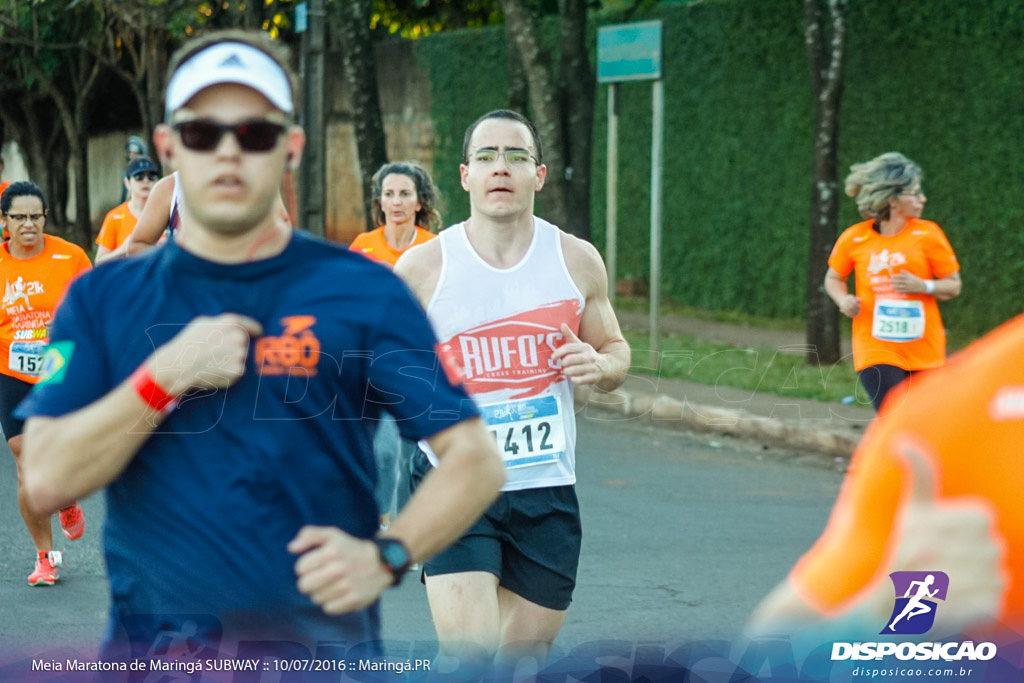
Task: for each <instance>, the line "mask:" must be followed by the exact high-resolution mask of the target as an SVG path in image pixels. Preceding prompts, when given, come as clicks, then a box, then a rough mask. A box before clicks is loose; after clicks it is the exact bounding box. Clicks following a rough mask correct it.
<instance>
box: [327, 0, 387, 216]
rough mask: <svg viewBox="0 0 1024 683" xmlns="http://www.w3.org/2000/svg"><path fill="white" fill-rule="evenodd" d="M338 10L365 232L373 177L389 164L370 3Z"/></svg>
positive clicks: (354, 1)
mask: <svg viewBox="0 0 1024 683" xmlns="http://www.w3.org/2000/svg"><path fill="white" fill-rule="evenodd" d="M335 4H336V5H337V6H338V7H340V9H339V12H338V14H339V17H340V21H339V22H338V29H339V33H340V36H339V40H338V43H339V44H340V47H341V53H342V59H343V62H344V66H345V82H346V84H347V85H348V90H349V94H350V97H351V100H352V123H353V125H354V127H355V134H356V149H357V151H358V154H359V166H360V168H361V169H362V176H363V207H364V210H365V215H366V229H367V230H372V229H373V228H375V227H376V226H375V225H374V222H373V211H372V210H371V209H372V206H373V174H374V173H375V172H376V171H377V169H378V168H380V167H381V166H382V165H384V164H385V163H387V160H388V157H387V145H386V143H385V138H384V123H383V120H382V118H381V112H380V97H379V95H378V92H377V69H376V60H375V58H374V54H373V41H372V39H371V34H370V11H371V8H372V5H373V3H372V1H371V0H350V1H347V2H339V3H335Z"/></svg>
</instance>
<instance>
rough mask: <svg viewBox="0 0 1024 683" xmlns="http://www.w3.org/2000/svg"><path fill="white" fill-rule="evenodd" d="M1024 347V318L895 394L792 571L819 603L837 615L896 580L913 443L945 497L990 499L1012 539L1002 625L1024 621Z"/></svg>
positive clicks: (817, 606)
mask: <svg viewBox="0 0 1024 683" xmlns="http://www.w3.org/2000/svg"><path fill="white" fill-rule="evenodd" d="M1021 349H1024V316H1018V317H1017V318H1014V319H1013V320H1012V321H1010V322H1008V323H1006V324H1004V325H1003V326H1001V327H999V328H998V329H996V330H995V331H993V332H991V333H990V334H988V335H987V336H986V337H984V338H982V339H980V340H979V341H977V342H975V343H974V344H973V345H971V346H970V347H969V348H968V349H966V350H964V351H962V352H960V353H957V354H955V355H953V356H952V357H951V358H950V359H949V363H948V364H947V365H946V366H945V367H942V368H938V369H935V370H930V371H929V372H927V373H923V374H921V375H915V376H913V377H912V378H911V379H910V380H909V381H907V382H903V383H902V384H901V385H900V386H899V387H897V388H896V389H893V391H892V392H891V393H890V394H889V396H888V397H887V398H886V400H885V403H884V404H883V408H884V410H885V411H886V413H887V416H886V417H884V418H882V419H880V420H876V421H875V422H874V423H873V424H872V426H871V427H870V429H869V430H868V432H867V433H866V434H865V435H864V439H863V441H862V442H861V444H860V446H859V447H858V448H857V451H856V453H855V454H854V457H853V460H852V461H851V463H850V471H849V473H848V474H847V476H846V480H845V481H844V482H843V486H842V489H841V490H840V492H839V497H838V499H837V500H836V504H835V507H834V508H833V510H832V515H831V517H830V518H829V521H828V525H827V526H826V528H825V531H824V533H823V534H822V536H821V538H819V539H818V541H817V542H816V543H815V545H814V546H813V547H812V548H811V549H810V551H808V553H807V554H806V555H804V556H803V557H802V558H801V559H800V561H799V562H798V563H797V565H796V566H795V567H794V568H793V571H792V572H791V574H790V581H791V583H792V585H793V587H794V588H795V589H796V591H797V593H799V594H800V595H801V596H802V597H803V598H804V600H806V601H807V602H808V603H809V604H810V605H811V606H812V607H814V608H815V609H817V610H819V611H820V612H821V613H823V614H829V613H831V612H833V611H834V610H837V609H842V608H843V607H844V605H845V603H846V602H847V601H848V600H850V599H851V598H853V597H854V596H856V595H857V593H858V592H859V591H860V590H862V589H864V588H865V587H872V588H874V587H876V586H877V585H878V583H877V582H879V581H885V580H887V578H888V577H887V575H886V573H885V572H884V571H882V568H883V567H887V566H889V562H890V557H891V554H892V553H893V552H894V548H893V545H892V540H893V539H892V538H891V530H892V528H893V525H894V524H895V522H896V519H897V516H898V513H899V511H900V508H901V502H902V501H903V500H904V498H905V497H906V496H907V495H908V491H909V485H910V481H909V479H908V476H907V470H906V469H904V468H905V465H904V462H905V461H904V460H903V458H902V457H901V456H900V455H899V454H898V452H899V450H900V449H901V447H902V445H903V444H907V443H910V444H913V446H914V447H915V448H916V450H918V451H920V452H922V453H924V454H925V455H926V457H928V459H929V460H930V461H931V463H932V466H933V468H934V471H935V485H936V491H935V495H936V500H939V499H941V498H951V497H955V496H974V497H976V498H979V499H981V500H985V501H987V504H988V506H989V507H990V510H991V512H992V513H993V519H994V522H995V526H996V528H997V529H998V531H999V532H1000V533H1001V534H1002V535H1003V537H1004V539H1005V541H1006V545H1005V550H1006V558H1005V559H1006V566H1005V569H1006V571H1007V573H1008V576H1009V582H1008V591H1007V594H1006V596H1005V602H1004V604H1003V606H1002V614H1001V616H1000V621H1002V622H1004V623H1010V624H1017V625H1021V624H1024V505H1022V504H1021V482H1022V481H1024V458H1022V457H1021V452H1022V450H1024V364H1022V363H1020V362H1019V359H1020V355H1021ZM894 569H896V570H899V569H900V568H899V567H895V568H894ZM934 569H935V570H937V571H944V570H945V569H946V568H945V567H934ZM950 580H951V582H952V581H955V578H954V577H950Z"/></svg>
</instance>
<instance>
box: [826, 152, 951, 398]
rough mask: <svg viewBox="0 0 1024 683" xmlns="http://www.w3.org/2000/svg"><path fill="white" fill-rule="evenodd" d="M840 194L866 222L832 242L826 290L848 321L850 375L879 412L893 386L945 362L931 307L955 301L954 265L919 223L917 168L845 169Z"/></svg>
mask: <svg viewBox="0 0 1024 683" xmlns="http://www.w3.org/2000/svg"><path fill="white" fill-rule="evenodd" d="M846 194H848V195H850V196H851V197H856V199H857V209H858V210H859V211H860V214H861V215H862V216H864V218H866V219H867V220H865V221H863V222H861V223H857V224H856V225H853V226H851V227H849V228H847V229H846V230H845V231H844V232H843V234H842V235H840V236H839V239H838V240H837V241H836V244H835V247H833V249H832V255H831V256H830V257H829V260H828V265H829V269H828V273H827V274H826V275H825V291H826V292H828V295H829V296H830V297H831V298H832V300H833V301H835V303H836V305H837V306H838V307H839V310H840V311H842V312H843V314H844V315H846V316H848V317H850V318H852V319H853V364H854V369H856V370H857V373H858V376H859V378H860V382H861V384H862V385H863V386H864V389H865V390H866V391H867V394H868V397H869V398H870V399H871V402H872V403H873V404H874V406H875V410H876V411H877V410H878V409H879V407H880V406H881V405H882V400H883V399H884V398H885V395H886V394H887V393H888V392H889V390H890V389H892V388H893V387H894V386H896V385H897V384H899V383H900V382H902V381H903V380H904V379H906V378H907V377H909V376H910V375H911V374H913V373H914V372H916V371H918V370H927V369H929V368H935V367H939V366H941V365H943V364H944V363H945V360H946V331H945V328H944V327H943V325H942V317H941V316H940V315H939V306H938V303H937V302H939V301H949V300H950V299H952V298H954V297H956V296H958V295H959V294H960V265H959V263H957V260H956V254H954V253H953V247H952V246H950V244H949V240H947V239H946V235H945V233H943V232H942V229H941V228H940V227H939V226H938V225H936V224H935V223H933V222H931V221H925V220H922V219H921V212H922V210H923V209H924V204H925V201H926V198H925V196H924V193H923V192H922V191H921V169H920V167H919V166H918V165H917V164H915V163H914V162H912V161H911V160H910V159H908V158H906V157H905V156H903V155H902V154H899V153H898V152H889V153H886V154H882V155H881V156H879V157H876V158H874V159H872V160H871V161H868V162H866V163H863V164H854V165H853V166H851V167H850V175H849V176H848V177H847V178H846ZM851 272H854V278H855V283H856V293H855V294H851V293H850V292H849V291H848V289H847V286H846V280H847V277H848V276H849V275H850V273H851Z"/></svg>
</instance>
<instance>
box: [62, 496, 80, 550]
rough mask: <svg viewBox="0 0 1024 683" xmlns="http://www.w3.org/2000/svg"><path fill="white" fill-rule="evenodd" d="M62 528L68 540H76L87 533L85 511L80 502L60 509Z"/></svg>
mask: <svg viewBox="0 0 1024 683" xmlns="http://www.w3.org/2000/svg"><path fill="white" fill-rule="evenodd" d="M60 528H61V529H62V530H63V531H64V535H65V536H67V537H68V540H70V541H74V540H77V539H79V538H81V537H82V534H84V533H85V513H84V512H82V506H81V505H79V504H78V503H75V504H74V505H69V506H67V507H66V508H61V509H60Z"/></svg>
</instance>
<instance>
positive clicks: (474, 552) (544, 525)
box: [423, 486, 583, 610]
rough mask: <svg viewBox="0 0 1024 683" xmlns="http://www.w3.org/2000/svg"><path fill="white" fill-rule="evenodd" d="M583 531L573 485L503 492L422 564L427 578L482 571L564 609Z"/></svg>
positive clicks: (573, 581) (523, 593)
mask: <svg viewBox="0 0 1024 683" xmlns="http://www.w3.org/2000/svg"><path fill="white" fill-rule="evenodd" d="M582 539H583V529H582V526H581V525H580V505H579V501H578V500H577V498H576V488H575V487H574V486H554V487H549V488H540V489H526V490H524V491H506V492H505V493H502V494H501V497H500V498H498V500H497V501H496V502H495V503H494V504H493V505H492V506H491V507H490V509H488V510H487V512H485V513H484V516H483V517H481V518H480V520H479V521H477V523H476V524H474V525H473V526H472V527H470V529H469V531H467V532H466V533H465V534H464V535H463V536H462V538H460V539H459V540H458V541H456V542H455V543H454V544H453V545H452V546H451V547H449V548H448V549H447V550H445V551H443V552H441V553H440V554H439V555H437V556H435V557H434V558H432V559H431V560H429V561H427V562H425V563H424V565H423V572H424V574H426V575H427V576H436V575H438V574H455V573H458V572H470V571H485V572H490V573H492V574H494V575H495V576H497V577H498V583H499V585H500V586H502V587H503V588H506V589H507V590H510V591H512V592H513V593H515V594H516V595H519V596H521V597H523V598H525V599H527V600H529V601H530V602H532V603H535V604H538V605H540V606H542V607H547V608H549V609H554V610H565V609H568V607H569V603H570V602H572V592H573V589H574V588H575V587H576V569H577V567H579V562H580V544H581V542H582Z"/></svg>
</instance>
